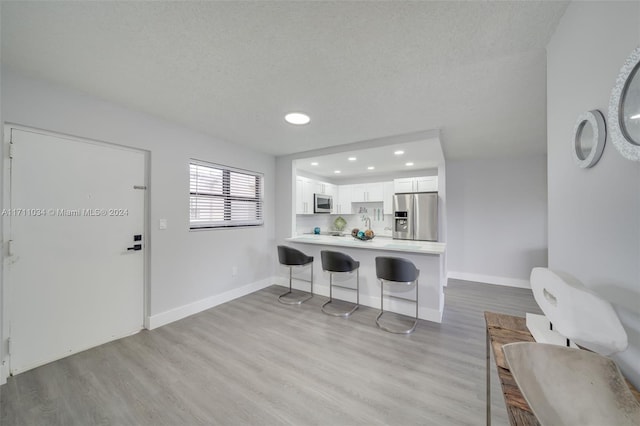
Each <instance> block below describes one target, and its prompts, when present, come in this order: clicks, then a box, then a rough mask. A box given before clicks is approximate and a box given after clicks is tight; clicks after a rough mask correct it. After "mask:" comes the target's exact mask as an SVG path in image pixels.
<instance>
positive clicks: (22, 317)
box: [3, 128, 145, 374]
mask: <svg viewBox="0 0 640 426" xmlns="http://www.w3.org/2000/svg"><path fill="white" fill-rule="evenodd" d="M10 131H11V145H12V147H11V154H10V156H11V160H10V161H11V167H10V171H11V177H10V191H11V192H10V206H9V207H8V208H6V209H5V210H4V211H3V215H4V216H9V218H8V220H9V222H10V223H9V229H10V239H11V243H10V253H9V256H8V258H7V263H6V268H7V274H6V277H7V281H8V283H7V287H6V288H7V289H8V302H9V303H8V310H9V313H8V316H9V321H10V325H9V327H10V339H11V340H10V360H11V361H10V368H11V373H12V374H16V373H20V372H22V371H25V370H28V369H31V368H34V367H37V366H39V365H42V364H45V363H48V362H51V361H54V360H56V359H59V358H63V357H65V356H68V355H70V354H72V353H75V352H78V351H82V350H85V349H88V348H90V347H93V346H97V345H100V344H102V343H105V342H108V341H111V340H114V339H117V338H120V337H124V336H127V335H130V334H133V333H135V332H138V331H139V330H140V329H141V328H142V324H143V315H144V257H143V253H144V250H134V249H131V250H130V249H129V248H133V247H134V246H135V245H136V244H140V245H141V246H142V247H144V236H143V235H142V234H143V230H144V205H145V194H144V192H145V191H144V185H145V154H144V153H143V152H140V151H136V150H132V149H127V148H123V147H118V146H114V145H108V144H102V143H97V142H92V141H85V140H79V139H74V138H69V137H64V136H57V135H53V134H50V133H45V132H42V133H41V132H38V131H35V130H34V131H31V130H25V129H15V128H12V129H11V130H10ZM134 187H138V188H134ZM5 223H6V222H5ZM135 235H139V236H140V238H141V241H134V236H135Z"/></svg>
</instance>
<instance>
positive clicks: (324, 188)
mask: <svg viewBox="0 0 640 426" xmlns="http://www.w3.org/2000/svg"><path fill="white" fill-rule="evenodd" d="M314 183H315V185H314V187H315V191H314V193H315V194H322V195H333V196H335V193H336V185H334V184H332V183H326V182H318V181H314Z"/></svg>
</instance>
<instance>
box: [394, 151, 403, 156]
mask: <svg viewBox="0 0 640 426" xmlns="http://www.w3.org/2000/svg"><path fill="white" fill-rule="evenodd" d="M393 154H394V155H402V154H404V151H402V150H400V151H396V152H394V153H393Z"/></svg>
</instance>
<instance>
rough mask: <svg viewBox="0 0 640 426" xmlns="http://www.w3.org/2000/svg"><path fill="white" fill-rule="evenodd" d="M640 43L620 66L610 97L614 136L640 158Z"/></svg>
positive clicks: (631, 155) (622, 150) (623, 148)
mask: <svg viewBox="0 0 640 426" xmlns="http://www.w3.org/2000/svg"><path fill="white" fill-rule="evenodd" d="M639 70H640V47H637V48H636V49H635V50H634V51H633V52H631V55H630V56H629V57H628V58H627V60H626V62H625V63H624V65H623V66H622V69H621V70H620V74H619V75H618V78H617V80H616V85H615V87H614V88H613V91H612V92H611V99H610V101H609V126H610V131H611V140H612V141H613V144H614V145H615V147H616V148H617V149H618V151H619V152H620V153H621V154H622V155H623V156H624V157H625V158H628V159H630V160H636V161H640V71H639Z"/></svg>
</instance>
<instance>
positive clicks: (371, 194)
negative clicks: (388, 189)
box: [365, 182, 384, 202]
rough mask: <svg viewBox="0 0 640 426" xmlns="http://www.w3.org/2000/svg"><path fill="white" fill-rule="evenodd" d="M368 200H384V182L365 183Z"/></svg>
mask: <svg viewBox="0 0 640 426" xmlns="http://www.w3.org/2000/svg"><path fill="white" fill-rule="evenodd" d="M365 199H366V201H372V202H373V201H375V202H380V201H384V184H383V183H382V182H378V183H369V184H367V185H365Z"/></svg>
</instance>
